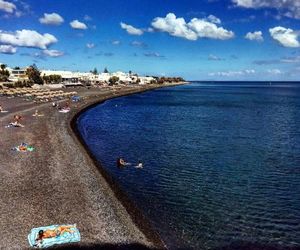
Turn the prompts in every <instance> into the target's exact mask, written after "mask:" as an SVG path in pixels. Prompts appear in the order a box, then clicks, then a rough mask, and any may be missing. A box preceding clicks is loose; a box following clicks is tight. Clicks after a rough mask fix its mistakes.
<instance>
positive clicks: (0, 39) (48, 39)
mask: <svg viewBox="0 0 300 250" xmlns="http://www.w3.org/2000/svg"><path fill="white" fill-rule="evenodd" d="M56 42H57V39H56V37H55V36H53V35H51V34H48V33H45V34H40V33H38V32H37V31H35V30H25V29H23V30H17V31H16V32H6V31H2V30H0V43H3V44H7V45H12V46H19V47H32V48H40V49H47V47H48V46H49V45H51V44H53V43H56Z"/></svg>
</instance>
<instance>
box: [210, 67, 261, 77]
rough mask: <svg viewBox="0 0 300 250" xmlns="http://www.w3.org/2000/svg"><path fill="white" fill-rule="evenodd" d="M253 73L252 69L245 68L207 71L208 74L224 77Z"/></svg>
mask: <svg viewBox="0 0 300 250" xmlns="http://www.w3.org/2000/svg"><path fill="white" fill-rule="evenodd" d="M251 74H255V70H254V69H246V70H239V71H231V70H230V71H220V72H212V73H209V76H224V77H236V76H244V75H251Z"/></svg>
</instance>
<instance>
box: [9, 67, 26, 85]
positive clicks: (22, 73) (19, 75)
mask: <svg viewBox="0 0 300 250" xmlns="http://www.w3.org/2000/svg"><path fill="white" fill-rule="evenodd" d="M7 70H8V72H9V78H8V80H9V81H12V82H18V81H28V76H27V74H26V70H27V68H23V69H19V68H18V69H11V68H7Z"/></svg>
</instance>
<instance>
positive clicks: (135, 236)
mask: <svg viewBox="0 0 300 250" xmlns="http://www.w3.org/2000/svg"><path fill="white" fill-rule="evenodd" d="M181 84H183V83H180V85H181ZM175 85H179V84H164V85H154V86H144V87H141V86H136V87H127V88H124V89H120V90H117V91H116V90H109V91H107V92H102V93H101V92H97V91H89V90H85V91H84V92H83V93H84V94H85V95H84V98H85V99H84V100H83V102H81V103H79V104H74V105H73V106H74V107H73V108H72V110H71V112H70V113H68V114H60V113H58V112H57V111H56V110H53V108H51V107H49V106H50V104H42V105H32V106H30V105H28V106H26V105H24V107H25V108H26V109H23V110H18V108H12V110H11V111H12V112H11V113H9V114H7V115H5V116H0V121H1V126H2V125H4V124H6V123H7V122H8V121H9V118H11V116H12V115H13V114H14V113H21V114H22V115H24V116H25V117H28V119H27V118H26V120H25V121H24V125H25V128H22V129H7V130H6V129H5V128H3V126H2V127H1V128H0V133H1V134H3V135H4V136H3V138H2V140H1V141H0V150H1V151H2V152H1V154H2V153H3V154H2V155H3V157H1V159H0V171H1V173H2V174H1V177H0V180H1V181H2V183H3V185H1V187H0V192H1V193H2V194H4V195H3V196H2V198H0V200H1V205H0V222H1V223H0V231H1V232H3V233H2V234H1V236H0V237H1V239H0V247H1V248H28V243H27V238H26V236H27V234H28V233H29V232H30V230H31V228H33V227H38V226H43V225H50V224H64V223H77V225H78V228H79V230H80V232H81V234H82V240H81V242H80V243H79V244H75V245H74V246H72V248H74V247H76V248H77V247H85V248H86V247H87V248H91V247H92V248H95V247H97V248H101V247H103V246H106V247H107V245H105V244H109V247H110V248H111V249H114V247H116V246H118V247H120V246H123V247H125V248H126V247H128V248H132V247H133V248H134V247H138V248H139V249H140V248H141V249H143V248H146V249H149V248H150V249H153V248H156V249H161V248H164V247H165V246H164V244H163V242H162V241H161V239H160V237H159V235H158V234H157V233H156V232H155V231H154V230H152V228H151V225H150V223H149V222H148V220H147V219H145V218H144V216H143V214H142V213H141V212H140V211H139V209H137V208H136V207H135V205H134V204H133V203H132V202H131V201H130V200H129V199H128V197H127V196H126V195H125V194H124V192H122V191H121V190H120V188H119V187H118V184H117V183H116V182H115V181H114V180H113V179H112V178H111V177H110V176H109V174H107V173H106V172H105V171H104V170H103V168H101V165H100V164H99V163H98V162H96V160H95V159H93V157H92V156H91V154H90V152H89V151H88V150H87V148H86V147H85V145H84V143H83V141H82V138H80V135H79V133H78V131H77V128H76V118H77V117H78V116H79V115H80V114H81V113H82V112H84V111H85V110H87V109H89V108H91V107H92V106H95V105H98V104H99V103H101V102H104V101H106V100H108V99H112V98H116V97H119V96H124V95H130V94H134V93H139V92H144V91H148V90H153V89H156V88H160V87H169V86H175ZM90 92H91V93H90ZM79 94H80V93H79ZM0 101H3V99H0ZM36 108H38V109H39V110H40V111H41V112H44V113H45V114H47V115H46V117H41V118H37V119H33V118H32V117H30V114H32V113H33V111H34V110H35V109H36ZM31 120H34V122H32V121H31ZM41 128H42V129H41ZM58 128H59V129H58ZM33 131H34V132H33ZM25 140H27V141H26V142H28V143H32V144H34V146H35V147H36V148H37V150H36V151H35V152H32V153H21V154H18V153H12V152H11V151H9V148H11V146H12V145H13V143H14V144H18V143H19V142H20V141H21V142H22V141H25ZM60 147H63V148H62V150H60ZM13 225H18V226H17V227H15V226H13ZM16 234H17V236H16ZM62 247H63V246H62Z"/></svg>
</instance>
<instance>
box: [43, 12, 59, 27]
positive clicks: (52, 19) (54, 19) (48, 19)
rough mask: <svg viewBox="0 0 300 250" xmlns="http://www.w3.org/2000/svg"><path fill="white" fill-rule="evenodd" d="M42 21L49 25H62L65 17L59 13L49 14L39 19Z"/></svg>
mask: <svg viewBox="0 0 300 250" xmlns="http://www.w3.org/2000/svg"><path fill="white" fill-rule="evenodd" d="M39 21H40V23H42V24H48V25H60V24H62V23H63V22H64V19H63V18H62V17H61V16H60V15H59V14H57V13H52V14H47V13H44V16H43V17H41V18H40V19H39Z"/></svg>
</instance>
